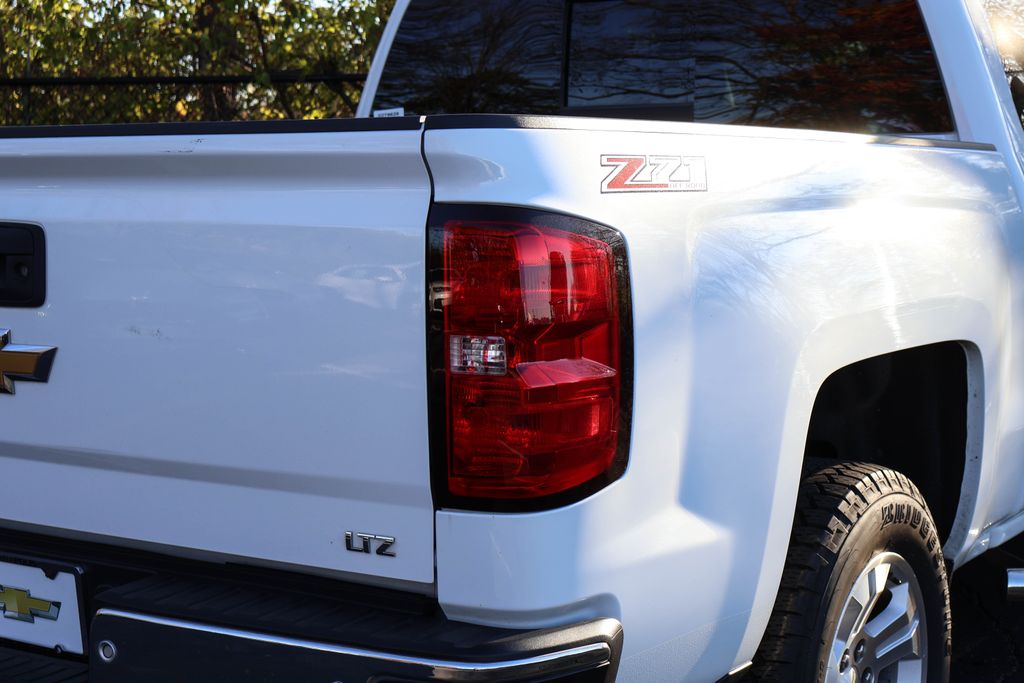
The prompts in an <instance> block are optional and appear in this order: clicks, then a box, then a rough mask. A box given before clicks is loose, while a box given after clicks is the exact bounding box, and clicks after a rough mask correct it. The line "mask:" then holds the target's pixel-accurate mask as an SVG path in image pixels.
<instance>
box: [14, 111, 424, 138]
mask: <svg viewBox="0 0 1024 683" xmlns="http://www.w3.org/2000/svg"><path fill="white" fill-rule="evenodd" d="M421 125H422V122H421V119H420V117H418V116H401V117H393V118H381V119H356V118H350V119H309V120H295V119H286V120H281V121H185V122H173V123H102V124H84V125H82V124H76V125H69V126H0V139H12V138H97V137H137V136H153V135H254V134H272V133H358V132H368V131H389V130H419V129H420V127H421Z"/></svg>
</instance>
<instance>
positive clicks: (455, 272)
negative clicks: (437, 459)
mask: <svg viewBox="0 0 1024 683" xmlns="http://www.w3.org/2000/svg"><path fill="white" fill-rule="evenodd" d="M442 232H443V237H442V242H443V246H442V252H443V286H442V287H440V288H437V287H435V288H434V289H436V290H437V291H442V292H445V293H446V301H445V305H444V307H443V310H444V315H443V318H444V320H443V334H444V341H443V345H444V348H445V349H446V350H448V353H446V356H447V358H446V367H445V382H446V406H445V407H446V415H445V417H446V422H447V425H446V426H447V450H448V453H447V456H448V457H447V485H448V492H449V493H450V494H452V495H455V496H460V497H468V498H487V499H529V498H541V497H545V496H550V495H554V494H557V493H561V492H564V491H567V490H569V489H573V488H575V487H578V486H580V485H582V484H586V483H587V482H590V481H592V480H594V479H595V478H598V477H600V476H601V475H604V474H607V473H608V472H609V471H610V470H611V469H612V468H613V463H614V462H615V461H616V455H617V451H618V447H619V428H620V427H619V425H620V415H619V413H620V410H621V393H622V362H621V359H622V350H621V348H620V339H621V331H622V325H621V322H620V320H619V315H620V314H619V312H620V305H619V304H620V301H619V296H620V294H619V292H620V290H619V282H618V281H617V278H618V271H617V269H616V255H615V253H614V250H613V248H612V245H610V244H609V243H607V242H604V241H602V240H600V239H596V238H595V237H591V236H589V235H584V234H579V233H577V232H573V231H569V230H563V229H561V228H558V227H551V226H548V225H544V224H540V225H535V224H528V223H521V222H512V221H500V220H495V221H469V220H448V221H445V222H444V223H443V230H442Z"/></svg>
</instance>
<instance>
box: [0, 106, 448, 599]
mask: <svg viewBox="0 0 1024 683" xmlns="http://www.w3.org/2000/svg"><path fill="white" fill-rule="evenodd" d="M339 125H340V124H339ZM353 127H354V128H360V126H359V125H358V124H356V125H354V126H353ZM361 128H364V129H361V130H359V129H357V130H352V131H347V130H340V131H338V130H336V131H334V132H316V133H303V132H297V133H255V134H223V135H222V134H218V135H206V134H202V132H203V130H202V129H198V132H196V133H193V134H191V135H173V136H165V135H138V136H136V135H132V136H124V137H72V138H59V139H54V138H41V139H5V140H0V221H15V222H22V223H34V224H37V225H39V226H42V228H43V229H44V231H45V237H46V251H47V271H48V294H47V297H46V302H45V305H44V306H42V307H41V308H34V309H32V308H20V309H18V308H0V328H9V329H10V330H11V342H12V343H13V344H36V345H45V346H55V347H58V352H57V355H56V359H55V362H54V365H53V369H52V373H51V376H50V379H49V382H48V383H46V384H41V383H30V382H26V381H17V382H16V383H15V387H16V394H15V395H0V466H2V468H3V471H4V473H5V477H6V480H7V481H8V482H9V485H8V486H7V491H6V493H5V495H4V496H3V498H2V502H0V519H2V520H4V521H3V522H0V523H2V524H4V525H7V526H16V527H18V526H24V525H28V526H30V527H32V528H40V527H42V528H43V530H44V531H47V530H49V531H50V532H51V533H76V532H77V533H84V534H88V535H91V536H97V535H98V536H101V537H110V538H111V539H117V540H116V541H115V542H118V543H125V542H129V543H130V542H143V543H145V544H158V546H159V547H163V548H165V549H167V548H168V547H174V546H177V547H179V548H182V549H185V548H187V549H189V552H191V553H194V552H195V551H203V552H205V553H212V554H214V556H222V557H224V558H226V559H234V560H236V561H237V560H238V559H241V560H242V561H248V562H257V563H273V564H278V563H283V564H287V565H295V566H301V567H306V568H313V569H318V570H324V569H326V570H334V571H340V572H346V573H352V574H357V575H360V577H361V578H362V579H363V580H369V581H375V580H382V581H384V582H392V583H393V582H394V580H398V581H399V582H407V581H408V582H416V583H419V584H431V583H432V582H433V580H434V557H433V533H434V529H433V504H432V501H431V495H430V473H429V462H428V455H427V449H428V441H427V412H426V389H425V382H426V368H425V350H424V325H425V322H424V315H425V313H424V306H425V305H424V300H425V295H424V281H425V277H424V243H425V242H424V230H425V224H426V217H427V211H428V208H429V201H430V184H429V179H428V175H427V172H426V170H425V168H424V165H423V160H422V157H421V153H420V131H419V125H418V122H416V121H415V120H411V121H410V120H402V121H396V122H395V123H394V125H393V128H392V129H384V127H383V126H381V125H377V126H373V125H370V124H363V125H362V126H361ZM365 128H370V130H366V129H365ZM55 529H60V530H61V531H60V532H54V530H55ZM346 531H349V532H353V533H356V534H358V533H363V534H369V535H378V536H385V537H393V538H394V539H396V540H395V542H394V545H393V546H392V548H391V552H392V553H393V556H391V555H390V554H377V553H376V552H375V551H376V549H377V547H378V545H379V543H378V542H374V543H375V545H373V546H372V547H371V548H370V550H371V552H369V553H364V552H353V551H351V550H347V549H346V542H345V532H346ZM355 538H356V539H357V542H356V543H355V544H353V546H354V548H355V549H356V550H361V548H362V546H361V541H360V540H359V537H358V536H356V537H355ZM108 540H109V539H108ZM360 577H355V578H360ZM424 590H428V587H427V586H424Z"/></svg>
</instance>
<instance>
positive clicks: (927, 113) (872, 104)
mask: <svg viewBox="0 0 1024 683" xmlns="http://www.w3.org/2000/svg"><path fill="white" fill-rule="evenodd" d="M385 107H404V108H405V109H406V113H416V114H432V113H472V112H493V113H551V112H554V111H561V112H562V113H567V114H574V113H579V114H596V115H610V116H627V117H641V118H662V119H671V120H681V121H708V122H715V123H740V124H753V125H766V126H786V127H800V128H821V129H831V130H847V131H858V132H874V133H937V132H948V131H951V130H952V129H953V124H952V119H951V117H950V113H949V106H948V103H947V101H946V96H945V91H944V89H943V85H942V80H941V77H940V75H939V70H938V66H937V64H936V62H935V57H934V54H933V51H932V48H931V44H930V42H929V39H928V36H927V33H926V31H925V27H924V24H923V21H922V19H921V15H920V10H919V8H918V6H917V2H916V0H576V1H573V2H569V3H568V4H567V3H566V2H565V1H564V0H546V1H545V0H533V1H529V2H518V1H516V0H486V1H485V2H456V3H452V2H450V0H413V2H412V4H411V6H410V8H409V10H408V12H407V14H406V20H405V24H404V25H403V26H402V27H401V28H400V30H399V34H398V36H397V38H396V42H395V46H394V48H393V54H392V55H391V57H390V58H389V61H388V65H387V67H386V69H385V73H384V77H383V79H382V83H381V86H380V91H379V95H378V99H377V102H376V104H375V108H385Z"/></svg>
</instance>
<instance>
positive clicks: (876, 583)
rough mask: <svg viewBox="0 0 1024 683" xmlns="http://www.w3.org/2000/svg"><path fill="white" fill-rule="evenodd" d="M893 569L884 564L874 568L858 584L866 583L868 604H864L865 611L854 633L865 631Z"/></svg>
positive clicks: (858, 620)
mask: <svg viewBox="0 0 1024 683" xmlns="http://www.w3.org/2000/svg"><path fill="white" fill-rule="evenodd" d="M891 569H892V567H890V566H889V564H888V563H883V564H880V565H878V566H877V567H874V568H873V569H871V570H870V571H868V572H866V573H865V574H864V575H863V576H862V577H861V578H860V580H858V582H857V583H861V582H863V583H865V584H866V589H867V596H868V597H867V602H866V603H862V604H863V605H864V609H863V611H862V612H861V614H860V616H859V618H858V619H857V622H856V624H855V625H854V629H853V632H854V633H857V632H859V631H862V630H863V629H864V625H865V622H866V621H867V620H868V617H870V616H871V611H872V610H874V608H875V605H876V604H878V598H879V597H881V595H882V593H883V592H884V591H885V587H886V584H887V583H888V581H889V571H890V570H891Z"/></svg>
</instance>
